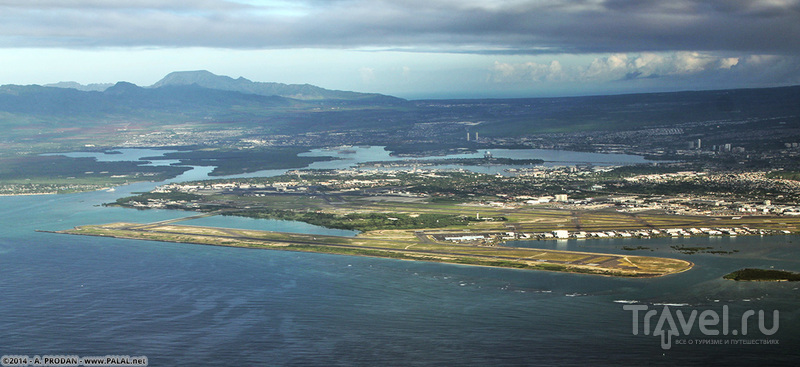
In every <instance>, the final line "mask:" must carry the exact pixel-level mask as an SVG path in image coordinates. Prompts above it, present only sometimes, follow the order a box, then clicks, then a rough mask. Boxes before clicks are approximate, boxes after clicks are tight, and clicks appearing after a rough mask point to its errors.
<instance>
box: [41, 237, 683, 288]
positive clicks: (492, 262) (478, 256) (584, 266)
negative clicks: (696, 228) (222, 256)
mask: <svg viewBox="0 0 800 367" xmlns="http://www.w3.org/2000/svg"><path fill="white" fill-rule="evenodd" d="M39 232H47V233H57V234H71V235H88V236H99V237H112V238H121V239H134V240H149V241H158V242H171V243H187V244H198V245H210V246H220V247H238V248H250V249H266V250H281V251H295V252H313V253H327V254H334V255H349V256H366V257H377V258H389V259H396V260H408V261H427V262H439V263H448V264H456V265H470V266H486V267H496V268H506V269H508V268H511V269H519V270H546V271H557V272H566V273H574V274H588V275H603V276H611V277H628V278H653V277H660V276H665V275H671V274H678V273H682V272H685V271H687V270H690V269H691V268H692V267H693V266H694V263H692V262H690V261H687V260H679V259H671V258H661V257H648V256H628V255H618V254H605V253H591V252H573V251H561V250H541V249H528V248H513V247H506V248H485V247H474V246H456V247H453V246H447V244H435V245H430V248H428V249H424V250H409V249H403V248H400V247H390V245H386V243H388V241H365V240H364V239H358V238H347V237H335V236H313V235H303V234H292V233H282V232H267V231H241V230H235V229H229V228H217V227H194V226H176V225H166V226H163V227H159V226H158V225H139V226H138V227H137V226H130V225H129V224H125V225H123V224H120V223H115V224H109V225H101V226H82V227H76V228H74V229H71V230H64V231H39ZM203 232H206V233H203ZM208 233H216V234H208ZM220 233H223V234H220ZM244 234H246V235H244ZM395 245H396V244H395ZM521 254H522V255H521ZM523 255H524V256H523Z"/></svg>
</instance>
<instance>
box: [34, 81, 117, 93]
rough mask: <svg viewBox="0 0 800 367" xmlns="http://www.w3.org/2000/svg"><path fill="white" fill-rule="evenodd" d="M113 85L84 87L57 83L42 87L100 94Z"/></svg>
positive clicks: (96, 84) (77, 84) (72, 83)
mask: <svg viewBox="0 0 800 367" xmlns="http://www.w3.org/2000/svg"><path fill="white" fill-rule="evenodd" d="M113 85H114V83H92V84H86V85H84V84H81V83H78V82H58V83H53V84H45V85H44V87H54V88H66V89H77V90H79V91H83V92H102V91H105V90H106V89H108V88H110V87H111V86H113Z"/></svg>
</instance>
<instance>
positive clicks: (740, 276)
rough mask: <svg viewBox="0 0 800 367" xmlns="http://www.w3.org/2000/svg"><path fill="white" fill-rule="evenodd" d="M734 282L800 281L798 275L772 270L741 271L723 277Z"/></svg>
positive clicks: (799, 275)
mask: <svg viewBox="0 0 800 367" xmlns="http://www.w3.org/2000/svg"><path fill="white" fill-rule="evenodd" d="M723 278H724V279H728V280H735V281H789V282H797V281H800V273H795V272H791V271H784V270H772V269H752V268H748V269H742V270H737V271H734V272H733V273H730V274H727V275H725V276H724V277H723Z"/></svg>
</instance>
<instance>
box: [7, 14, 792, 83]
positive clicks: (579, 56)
mask: <svg viewBox="0 0 800 367" xmlns="http://www.w3.org/2000/svg"><path fill="white" fill-rule="evenodd" d="M0 62H1V63H2V67H0V84H46V83H53V82H58V81H77V82H80V83H83V84H88V83H108V82H117V81H129V82H133V83H136V84H138V85H142V86H146V85H151V84H153V83H155V82H156V81H158V80H159V79H160V78H162V77H163V76H164V75H166V74H167V73H169V72H171V71H179V70H200V69H205V70H209V71H211V72H213V73H216V74H221V75H228V76H231V77H239V76H243V77H245V78H248V79H251V80H254V81H275V82H282V83H310V84H315V85H319V86H321V87H325V88H331V89H344V90H354V91H362V92H378V93H385V94H391V95H396V96H400V97H405V98H423V97H438V98H446V97H527V96H531V97H535V96H559V95H583V94H605V93H627V92H648V91H670V90H698V89H717V88H748V87H766V86H781V85H795V84H800V0H638V1H633V0H631V1H625V0H606V1H603V0H575V1H566V0H530V1H528V0H505V1H502V0H501V1H498V0H494V1H486V0H484V1H477V0H393V1H383V0H306V1H303V0H301V1H282V0H279V1H270V0H176V1H164V0H140V1H119V0H19V1H18V0H0Z"/></svg>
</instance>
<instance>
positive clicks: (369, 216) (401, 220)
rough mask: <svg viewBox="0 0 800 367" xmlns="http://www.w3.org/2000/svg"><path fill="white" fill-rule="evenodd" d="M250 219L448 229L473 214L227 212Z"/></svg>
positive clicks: (363, 228)
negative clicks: (467, 215)
mask: <svg viewBox="0 0 800 367" xmlns="http://www.w3.org/2000/svg"><path fill="white" fill-rule="evenodd" d="M224 215H236V216H242V217H250V218H262V219H279V220H295V221H300V222H306V223H309V224H314V225H318V226H322V227H327V228H337V229H349V230H358V231H362V232H366V231H374V230H379V229H414V228H444V227H451V226H466V225H467V224H468V223H469V222H470V221H477V219H474V218H472V217H466V216H462V215H446V214H419V215H408V214H402V213H350V214H331V213H324V212H298V211H293V210H279V209H257V210H239V211H235V212H226V213H224Z"/></svg>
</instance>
